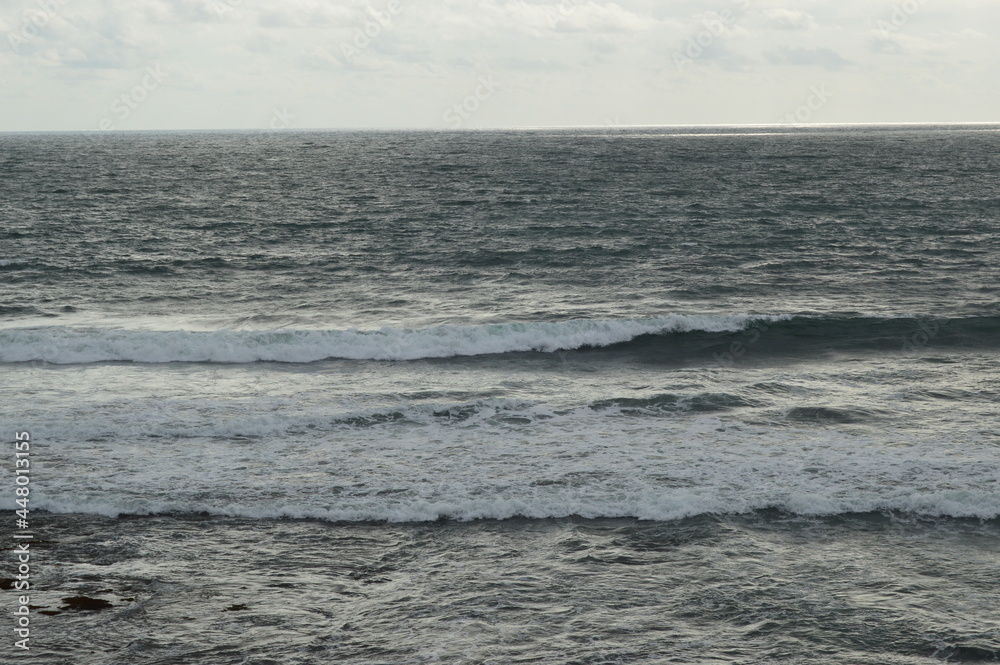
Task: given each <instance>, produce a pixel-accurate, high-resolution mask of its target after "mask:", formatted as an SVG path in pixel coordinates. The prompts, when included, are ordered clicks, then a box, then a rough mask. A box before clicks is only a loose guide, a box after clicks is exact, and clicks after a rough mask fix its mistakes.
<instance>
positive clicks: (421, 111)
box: [0, 0, 1000, 131]
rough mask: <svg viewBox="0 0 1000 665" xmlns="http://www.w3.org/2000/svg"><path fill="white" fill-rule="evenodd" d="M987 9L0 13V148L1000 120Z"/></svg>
mask: <svg viewBox="0 0 1000 665" xmlns="http://www.w3.org/2000/svg"><path fill="white" fill-rule="evenodd" d="M998 73H1000V2H997V0H905V1H903V0H889V1H881V0H786V1H773V0H711V1H708V0H659V1H654V0H619V1H618V2H603V1H600V0H587V1H585V2H584V1H580V0H371V1H370V2H369V1H367V0H280V1H279V0H274V1H271V0H0V131H79V130H155V129H263V130H285V129H293V130H294V129H310V128H428V129H435V128H436V129H448V128H454V129H462V128H468V129H474V128H485V127H551V126H560V127H564V126H633V125H689V124H694V125H700V124H708V125H712V124H773V123H824V124H825V123H894V122H998V121H1000V112H998V109H1000V86H997V85H996V81H997V75H998Z"/></svg>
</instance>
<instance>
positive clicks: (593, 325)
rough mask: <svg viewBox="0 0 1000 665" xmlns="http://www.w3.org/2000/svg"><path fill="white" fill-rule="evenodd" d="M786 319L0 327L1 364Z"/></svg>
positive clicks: (295, 357) (437, 342)
mask: <svg viewBox="0 0 1000 665" xmlns="http://www.w3.org/2000/svg"><path fill="white" fill-rule="evenodd" d="M789 318H790V317H788V316H751V315H749V314H731V315H725V316H685V315H679V314H670V315H666V316H660V317H654V318H644V319H623V320H572V321H558V322H523V323H522V322H511V323H497V324H486V325H467V326H459V325H442V326H434V327H430V328H420V329H403V328H391V327H385V328H381V329H379V330H369V331H366V330H287V329H283V330H239V331H237V330H218V331H213V332H194V331H187V330H177V331H151V330H104V329H93V328H70V327H55V326H53V327H42V328H16V329H8V330H4V331H0V362H7V363H13V362H29V361H36V360H41V361H45V362H50V363H56V364H74V363H93V362H107V361H131V362H141V363H166V362H215V363H252V362H260V361H272V362H290V363H305V362H313V361H317V360H324V359H327V358H343V359H351V360H418V359H421V358H448V357H452V356H475V355H484V354H495V353H510V352H518V351H542V352H551V351H559V350H571V349H578V348H582V347H588V346H593V347H600V346H608V345H611V344H618V343H622V342H628V341H629V340H632V339H634V338H635V337H638V336H640V335H647V334H662V333H671V332H673V333H680V332H691V331H702V332H737V331H739V330H743V329H745V328H747V327H748V326H749V325H750V324H751V323H753V322H754V321H779V320H788V319H789Z"/></svg>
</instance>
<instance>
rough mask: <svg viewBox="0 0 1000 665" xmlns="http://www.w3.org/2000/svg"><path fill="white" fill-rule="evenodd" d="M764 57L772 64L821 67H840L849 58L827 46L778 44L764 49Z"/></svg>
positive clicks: (848, 63) (846, 62)
mask: <svg viewBox="0 0 1000 665" xmlns="http://www.w3.org/2000/svg"><path fill="white" fill-rule="evenodd" d="M764 57H765V58H766V59H767V61H768V62H770V63H771V64H772V65H795V66H805V67H822V68H823V69H840V68H841V67H844V66H846V65H850V64H851V62H850V60H847V59H845V58H843V57H842V56H841V55H840V54H839V53H837V52H836V51H834V50H833V49H829V48H801V47H788V46H780V47H778V48H777V49H775V50H773V51H766V52H765V53H764Z"/></svg>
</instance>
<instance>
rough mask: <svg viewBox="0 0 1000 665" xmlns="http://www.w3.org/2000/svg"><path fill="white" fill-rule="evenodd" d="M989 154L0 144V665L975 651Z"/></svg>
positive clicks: (455, 136)
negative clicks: (0, 528)
mask: <svg viewBox="0 0 1000 665" xmlns="http://www.w3.org/2000/svg"><path fill="white" fill-rule="evenodd" d="M997 173H1000V128H998V127H993V126H976V127H961V126H926V127H906V128H900V127H866V128H816V129H788V128H784V129H780V130H773V129H772V130H748V129H739V128H712V129H704V128H703V129H686V130H672V129H648V130H635V131H633V130H628V131H620V130H600V131H547V132H546V131H537V132H469V133H449V132H426V133H419V132H415V133H404V132H396V133H392V132H386V133H350V132H296V133H291V132H289V133H283V132H272V133H266V134H253V133H148V134H146V133H138V134H100V135H83V134H12V135H4V136H0V373H2V376H3V377H4V379H5V380H4V381H3V382H2V385H0V391H2V397H3V399H2V406H0V414H2V417H0V421H2V422H3V423H4V426H5V428H6V429H7V430H9V431H10V432H14V431H15V430H28V431H30V432H31V434H32V438H33V446H34V447H33V449H32V453H33V455H34V457H33V459H34V462H33V464H34V466H33V473H34V475H33V476H32V485H31V487H32V494H31V497H32V511H33V515H34V517H33V519H34V524H35V529H36V532H37V533H38V534H39V537H42V538H44V541H43V542H41V543H38V547H37V550H36V552H37V554H36V557H37V562H38V563H37V569H36V570H37V575H38V577H37V580H36V582H34V584H36V585H37V586H36V587H35V588H34V590H33V593H34V594H35V596H34V599H33V601H32V602H33V603H35V608H34V611H35V612H36V615H35V617H34V621H35V623H34V624H33V625H35V626H37V633H36V635H37V637H36V639H37V642H35V643H34V644H35V646H34V648H33V649H32V651H31V652H30V654H28V655H27V657H26V658H23V660H25V661H26V662H38V663H43V662H44V663H95V664H98V663H99V664H102V665H103V664H105V663H116V664H117V663H163V664H167V663H170V664H174V663H203V662H212V663H216V662H218V663H234V664H235V663H328V662H357V663H420V662H450V663H487V662H489V663H494V662H495V663H509V662H516V661H526V662H527V661H531V662H545V663H614V662H623V663H624V662H629V663H631V662H724V663H758V662H759V663H772V662H791V663H798V662H816V663H879V664H881V663H929V662H940V661H947V662H983V661H991V660H994V659H996V658H998V657H1000V656H998V654H1000V624H998V622H997V620H996V613H995V606H996V603H995V600H996V596H997V592H998V590H1000V589H998V583H997V580H998V579H1000V576H998V572H1000V570H998V569H1000V556H998V554H997V552H1000V530H998V517H1000V454H998V453H1000V427H998V424H997V423H998V415H1000V308H998V306H997V297H998V292H1000V267H998V266H1000V238H998V234H997V228H998V225H1000V185H998V181H997ZM2 505H3V506H4V507H5V508H8V509H10V510H13V509H14V507H15V506H14V503H13V495H12V494H10V493H7V494H5V495H4V496H3V503H2ZM9 558H10V555H9V553H8V559H9ZM6 565H7V566H8V568H10V565H11V564H10V563H9V562H8V564H6ZM0 577H3V575H0ZM7 593H13V592H12V591H9V592H7ZM79 595H86V596H88V597H95V598H102V599H105V600H107V601H108V602H109V603H111V605H112V607H110V608H108V609H105V610H103V611H99V612H97V611H92V612H88V611H79V610H75V609H73V608H72V607H71V606H70V604H67V603H66V602H65V601H64V598H68V597H73V596H79ZM43 612H44V613H43Z"/></svg>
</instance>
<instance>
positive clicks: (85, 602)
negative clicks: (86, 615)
mask: <svg viewBox="0 0 1000 665" xmlns="http://www.w3.org/2000/svg"><path fill="white" fill-rule="evenodd" d="M62 600H63V603H65V604H64V605H63V606H62V608H60V609H64V610H75V611H78V612H79V611H89V612H100V611H101V610H106V609H108V608H110V607H114V605H112V604H111V603H109V602H108V601H106V600H104V599H102V598H89V597H88V596H71V597H69V598H63V599H62Z"/></svg>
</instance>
